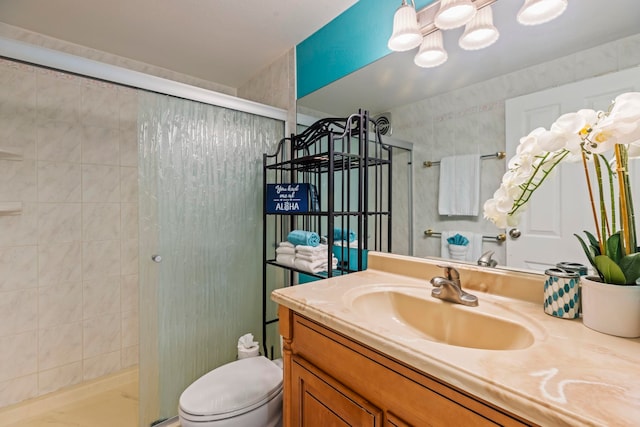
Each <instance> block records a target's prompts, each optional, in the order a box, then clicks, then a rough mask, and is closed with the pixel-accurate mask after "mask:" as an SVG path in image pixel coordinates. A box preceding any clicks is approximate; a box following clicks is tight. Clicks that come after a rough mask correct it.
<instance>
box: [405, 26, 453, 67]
mask: <svg viewBox="0 0 640 427" xmlns="http://www.w3.org/2000/svg"><path fill="white" fill-rule="evenodd" d="M448 57H449V56H448V55H447V51H446V50H444V47H443V44H442V32H440V31H434V32H433V33H431V34H428V35H427V36H426V37H425V38H424V40H423V41H422V44H421V45H420V50H419V51H418V53H417V54H416V56H415V58H414V59H413V62H414V63H415V64H416V65H417V66H418V67H422V68H432V67H437V66H438V65H442V64H444V63H445V62H446V60H447V58H448Z"/></svg>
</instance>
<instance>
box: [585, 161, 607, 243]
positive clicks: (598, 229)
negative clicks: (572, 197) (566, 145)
mask: <svg viewBox="0 0 640 427" xmlns="http://www.w3.org/2000/svg"><path fill="white" fill-rule="evenodd" d="M582 166H583V167H584V174H585V177H586V181H587V189H588V190H589V201H590V202H591V213H592V214H593V222H594V224H595V229H596V234H597V237H598V244H599V245H600V253H601V254H605V253H606V252H605V250H604V241H603V240H602V235H601V234H600V226H599V225H598V214H597V213H596V206H595V203H594V201H593V189H592V188H591V180H590V179H589V168H588V167H587V156H586V154H585V152H584V150H582Z"/></svg>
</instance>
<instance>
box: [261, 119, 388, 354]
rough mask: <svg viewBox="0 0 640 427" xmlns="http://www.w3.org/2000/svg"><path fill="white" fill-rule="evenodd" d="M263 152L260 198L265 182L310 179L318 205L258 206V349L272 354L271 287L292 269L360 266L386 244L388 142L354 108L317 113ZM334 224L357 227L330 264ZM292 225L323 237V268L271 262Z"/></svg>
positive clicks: (295, 277) (292, 280)
mask: <svg viewBox="0 0 640 427" xmlns="http://www.w3.org/2000/svg"><path fill="white" fill-rule="evenodd" d="M263 160H264V163H263V165H264V168H263V182H264V192H263V196H264V199H263V200H265V202H266V200H267V184H289V183H291V184H296V183H305V184H309V185H310V186H312V187H313V188H314V189H315V192H316V198H317V206H311V203H310V207H311V209H309V211H306V212H295V213H278V214H274V213H267V209H266V204H265V209H264V210H263V271H262V277H263V280H262V282H263V283H262V290H263V292H262V313H263V330H262V338H263V345H264V351H265V355H267V356H270V357H271V358H273V355H274V350H273V345H271V346H269V345H268V343H267V327H268V325H270V324H273V323H275V322H277V313H276V312H275V310H273V308H274V307H275V303H271V304H272V306H271V307H269V305H268V304H269V302H270V299H269V294H270V292H271V290H272V289H276V288H280V287H283V286H291V285H295V284H298V283H299V277H304V278H305V280H319V279H324V278H328V277H333V276H337V275H342V274H348V273H351V272H354V271H361V270H364V269H365V265H364V264H365V262H366V255H364V256H363V254H366V252H367V251H369V250H375V251H382V252H390V251H391V212H392V210H391V177H392V173H391V172H392V171H391V166H392V150H391V147H389V146H387V145H385V144H383V143H382V139H381V136H380V133H379V132H378V129H377V125H376V123H375V122H374V121H373V120H371V119H370V118H369V114H368V112H366V111H362V110H360V111H359V112H358V113H357V114H352V115H351V116H349V117H346V118H326V119H321V120H318V121H317V122H315V123H314V124H313V125H311V126H310V127H308V128H307V129H306V130H304V131H303V132H301V133H299V134H297V135H291V136H290V137H288V138H283V139H282V140H281V141H280V142H279V143H278V146H277V149H276V151H275V153H273V154H266V153H265V154H264V156H263ZM334 227H335V228H341V229H343V230H353V231H354V232H355V233H356V235H357V247H352V248H350V250H345V251H344V252H341V253H342V254H343V255H344V256H343V257H342V261H341V263H339V264H338V267H337V268H336V269H334V268H332V262H331V257H332V250H331V249H332V248H333V244H334V236H333V230H334ZM296 229H301V230H306V231H314V232H316V233H318V235H320V236H321V237H326V240H325V242H324V243H326V244H327V245H328V248H329V251H328V252H329V253H328V259H327V266H328V268H327V271H324V272H320V273H310V272H307V271H302V270H299V269H296V268H292V267H288V266H285V265H282V264H279V263H278V262H276V252H275V250H276V247H277V246H278V244H279V243H280V242H282V241H286V240H287V235H288V233H289V232H290V231H292V230H296ZM271 269H277V271H271ZM299 275H304V276H299ZM270 282H273V283H270ZM269 308H271V309H272V310H271V312H270V311H269Z"/></svg>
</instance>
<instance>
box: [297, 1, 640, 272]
mask: <svg viewBox="0 0 640 427" xmlns="http://www.w3.org/2000/svg"><path fill="white" fill-rule="evenodd" d="M521 5H522V2H521V1H506V0H502V1H497V2H495V3H494V4H493V6H492V7H493V15H494V24H495V25H496V27H497V28H498V30H499V31H500V38H499V39H498V41H497V42H496V43H495V44H494V45H492V46H490V47H488V48H486V49H483V50H479V51H463V50H462V49H461V48H460V47H458V45H457V40H458V38H459V37H460V35H461V34H462V31H463V29H462V28H458V29H456V30H449V31H445V32H444V42H445V49H446V50H447V52H448V55H449V59H448V61H447V62H446V63H445V64H443V65H442V66H440V67H437V68H431V69H423V68H420V67H418V66H416V65H415V64H414V63H413V56H414V55H415V53H416V50H412V51H409V52H403V53H392V54H390V55H388V56H386V57H384V58H382V59H380V60H378V61H377V62H375V63H372V64H370V65H368V66H367V67H364V68H362V69H360V70H358V71H356V72H354V73H352V74H350V75H348V76H346V77H343V78H342V79H340V80H338V81H336V82H334V83H332V84H330V85H327V86H325V87H323V88H321V89H319V90H317V91H315V92H313V93H311V94H309V95H307V96H305V97H304V98H301V99H299V100H298V113H299V114H304V115H310V116H315V117H325V116H344V115H348V114H350V113H352V112H354V111H357V110H358V108H364V109H366V110H368V111H369V112H370V113H371V116H372V117H375V116H376V115H378V114H380V113H390V115H391V133H390V137H391V138H398V139H400V140H404V141H409V142H412V143H413V144H414V145H413V148H414V151H413V180H414V181H413V212H414V216H413V230H414V231H413V242H414V243H413V248H414V251H413V254H414V255H415V256H420V257H422V256H439V255H440V240H441V239H439V238H436V237H427V236H425V235H424V234H423V231H424V230H427V229H432V230H434V231H435V232H440V231H449V230H460V231H466V232H470V233H476V234H479V235H482V236H485V237H486V238H485V239H484V241H483V245H482V246H483V249H484V250H494V251H495V255H494V258H495V259H497V261H498V264H499V266H503V265H504V262H505V261H504V260H505V259H506V250H505V247H506V246H507V245H505V244H501V243H498V242H496V241H495V240H492V239H493V237H495V236H497V235H498V234H500V233H504V232H505V230H500V229H497V228H496V227H495V226H494V225H493V224H491V223H490V222H488V221H486V220H484V218H483V217H482V209H481V208H480V212H479V215H478V216H477V217H476V216H473V217H472V216H460V217H458V216H451V217H448V216H441V215H439V214H438V208H437V204H438V203H437V202H438V182H439V172H438V167H424V166H423V162H424V161H429V160H431V161H438V160H440V159H441V158H442V157H444V156H450V155H459V154H481V155H488V154H492V153H496V152H499V151H505V123H504V115H505V101H506V100H507V99H511V98H514V97H518V96H521V95H525V94H529V93H533V92H538V91H541V90H544V89H548V88H551V87H557V86H561V85H564V84H567V83H571V82H575V81H580V80H584V79H587V78H590V77H594V76H598V75H602V74H606V73H610V72H614V71H618V70H623V69H627V68H631V67H636V66H638V65H640V28H639V27H638V25H637V23H638V22H640V5H639V4H638V2H637V0H615V1H612V2H606V4H605V2H602V1H598V0H580V1H572V2H569V6H568V8H567V10H566V11H565V13H564V14H563V15H561V16H560V17H559V18H557V19H556V20H554V21H551V22H549V23H546V24H543V25H539V26H533V27H525V26H522V25H520V24H518V23H517V22H516V19H515V16H516V13H517V11H518V9H519V8H520V6H521ZM389 19H392V17H389ZM548 125H551V123H549V124H548ZM505 163H506V162H505V161H504V160H496V159H487V160H482V161H481V176H480V182H481V189H480V201H481V202H480V203H481V204H482V203H483V202H484V200H487V199H488V198H490V197H491V196H492V194H493V192H494V191H495V189H496V188H497V187H498V186H499V183H500V180H501V178H502V175H503V173H504V171H505ZM396 220H397V219H396V218H394V222H395V221H396ZM507 238H509V237H507Z"/></svg>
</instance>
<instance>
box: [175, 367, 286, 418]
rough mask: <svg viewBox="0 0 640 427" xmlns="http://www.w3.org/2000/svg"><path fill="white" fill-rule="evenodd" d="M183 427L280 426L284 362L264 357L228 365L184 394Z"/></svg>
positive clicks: (181, 404) (179, 413) (181, 405)
mask: <svg viewBox="0 0 640 427" xmlns="http://www.w3.org/2000/svg"><path fill="white" fill-rule="evenodd" d="M178 415H179V418H180V425H181V427H280V426H281V425H282V360H280V359H277V360H274V361H271V360H269V359H267V358H266V357H264V356H258V357H249V358H247V359H240V360H236V361H235V362H231V363H227V364H226V365H223V366H220V367H219V368H216V369H214V370H213V371H211V372H209V373H207V374H205V375H203V376H202V377H200V378H198V379H197V380H196V381H195V382H194V383H193V384H191V385H190V386H189V387H187V389H186V390H185V391H184V392H182V395H181V396H180V406H179V407H178Z"/></svg>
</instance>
